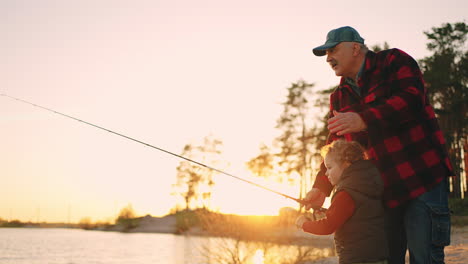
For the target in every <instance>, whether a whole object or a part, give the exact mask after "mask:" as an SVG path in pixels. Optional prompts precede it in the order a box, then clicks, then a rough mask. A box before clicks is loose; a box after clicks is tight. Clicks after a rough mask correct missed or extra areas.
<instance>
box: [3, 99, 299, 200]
mask: <svg viewBox="0 0 468 264" xmlns="http://www.w3.org/2000/svg"><path fill="white" fill-rule="evenodd" d="M0 95H1V96H5V97H7V98H10V99H13V100H16V101H19V102H22V103H25V104H29V105H32V106H35V107H38V108H41V109H43V110H46V111H49V112H52V113H55V114H58V115H61V116H64V117H67V118H70V119H73V120H75V121H78V122H81V123H84V124H86V125H89V126H92V127H95V128H98V129H101V130H104V131H107V132H109V133H112V134H115V135H117V136H120V137H123V138H126V139H128V140H131V141H134V142H137V143H140V144H142V145H145V146H147V147H150V148H153V149H156V150H159V151H162V152H164V153H167V154H170V155H172V156H175V157H177V158H180V159H184V160H186V161H189V162H192V163H194V164H197V165H199V166H201V167H204V168H207V169H210V170H212V171H216V172H219V173H221V174H224V175H227V176H230V177H232V178H235V179H237V180H240V181H243V182H246V183H249V184H251V185H254V186H257V187H259V188H262V189H264V190H267V191H270V192H272V193H276V194H278V195H281V196H283V197H285V198H288V199H291V200H294V201H296V202H298V203H300V204H302V205H306V203H305V201H303V200H301V199H297V198H294V197H292V196H289V195H287V194H284V193H281V192H278V191H275V190H273V189H270V188H268V187H265V186H262V185H260V184H258V183H255V182H252V181H249V180H246V179H243V178H241V177H237V176H235V175H233V174H231V173H228V172H225V171H222V170H220V169H216V168H213V167H210V166H208V165H205V164H203V163H201V162H198V161H195V160H192V159H189V158H186V157H184V156H181V155H178V154H175V153H173V152H170V151H168V150H165V149H162V148H160V147H157V146H154V145H151V144H148V143H146V142H143V141H141V140H138V139H135V138H132V137H129V136H126V135H124V134H121V133H118V132H115V131H112V130H110V129H107V128H104V127H101V126H98V125H95V124H92V123H90V122H87V121H84V120H82V119H79V118H76V117H73V116H70V115H67V114H64V113H61V112H58V111H55V110H53V109H50V108H47V107H44V106H40V105H37V104H35V103H31V102H28V101H26V100H23V99H20V98H16V97H13V96H10V95H7V94H5V93H2V94H0Z"/></svg>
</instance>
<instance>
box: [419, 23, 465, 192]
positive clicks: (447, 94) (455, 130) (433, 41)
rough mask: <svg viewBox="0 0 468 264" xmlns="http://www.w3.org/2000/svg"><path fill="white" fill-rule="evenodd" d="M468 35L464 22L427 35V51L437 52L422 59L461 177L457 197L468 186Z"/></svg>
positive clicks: (456, 182) (455, 185)
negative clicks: (467, 172) (467, 158)
mask: <svg viewBox="0 0 468 264" xmlns="http://www.w3.org/2000/svg"><path fill="white" fill-rule="evenodd" d="M467 33H468V27H467V25H466V24H465V23H463V22H460V23H454V24H450V23H446V24H443V25H442V26H441V27H433V28H432V31H428V32H424V34H425V35H426V36H427V38H428V39H429V43H428V44H427V48H428V50H429V51H432V52H434V53H433V55H432V56H429V57H425V58H424V59H422V60H420V64H421V68H422V70H423V73H424V79H425V81H426V87H427V90H428V97H429V99H430V100H431V101H432V104H433V106H434V110H435V112H436V114H437V116H438V119H439V122H440V126H441V129H442V131H443V132H444V136H445V139H446V141H447V142H446V144H447V147H448V149H449V156H450V159H451V161H452V164H453V165H454V170H455V174H456V175H459V177H455V178H453V181H454V182H453V184H452V187H453V192H452V196H454V197H464V196H465V195H466V191H467V190H466V184H467V183H468V182H466V181H467V179H466V171H464V170H463V166H464V165H465V164H464V157H466V154H467V152H466V149H467V148H468V139H467V137H468V134H467V129H468V126H467V123H468V122H467V121H468V111H467V108H468V87H467V86H468V49H467V45H466V38H467ZM464 149H465V150H464ZM465 170H466V167H465Z"/></svg>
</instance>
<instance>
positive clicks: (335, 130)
mask: <svg viewBox="0 0 468 264" xmlns="http://www.w3.org/2000/svg"><path fill="white" fill-rule="evenodd" d="M313 53H314V54H315V55H316V56H325V55H326V60H327V62H328V63H329V64H330V66H331V68H332V69H333V71H334V72H335V74H336V75H337V76H340V77H341V82H340V84H339V86H338V88H337V89H336V90H335V91H334V92H333V93H332V94H331V96H330V114H329V117H330V118H329V119H328V129H329V132H330V133H329V137H328V140H327V144H329V143H330V142H332V141H334V140H337V139H339V138H343V137H344V138H345V139H346V140H355V141H358V142H359V143H361V144H362V145H363V146H365V147H366V149H367V152H368V154H369V156H370V158H371V159H372V161H373V162H374V163H375V165H376V166H377V167H378V169H379V171H380V174H381V176H382V179H383V181H384V185H385V188H384V197H383V199H384V202H385V204H386V206H387V210H386V211H387V212H386V215H387V216H386V218H387V219H386V220H387V236H388V239H389V247H390V248H389V250H390V259H389V263H391V264H393V263H405V254H406V250H407V249H408V250H409V254H410V262H411V263H412V264H413V263H416V264H419V263H444V247H445V246H447V245H449V243H450V216H449V210H448V205H447V199H448V198H447V197H448V190H447V189H448V188H447V179H448V177H449V176H451V175H453V171H452V166H451V164H450V161H449V159H448V155H447V151H446V148H445V141H444V138H443V135H442V132H441V131H440V128H439V125H438V122H437V119H436V117H435V114H434V110H433V108H432V106H431V105H430V104H429V101H428V99H427V95H426V88H425V86H424V81H423V78H422V74H421V71H420V69H419V66H418V64H417V63H416V61H415V60H414V59H413V58H412V57H410V56H409V55H408V54H406V53H405V52H403V51H401V50H398V49H390V50H384V51H381V52H378V53H374V52H372V51H369V50H368V49H367V47H366V46H365V45H364V39H363V38H362V37H361V36H360V35H359V33H358V32H357V31H356V30H355V29H354V28H352V27H341V28H337V29H334V30H331V31H330V32H329V33H328V35H327V39H326V42H325V44H324V45H321V46H318V47H316V48H314V49H313ZM325 172H326V168H325V167H324V166H323V164H322V166H321V169H320V171H319V173H318V175H317V178H316V180H315V183H314V187H313V189H312V190H311V191H310V192H309V193H308V194H307V196H306V201H308V202H309V206H308V207H309V208H310V207H314V208H315V207H319V206H321V205H322V204H323V201H324V199H325V197H326V196H328V195H329V194H330V192H331V190H332V185H331V184H330V182H329V181H328V179H327V177H326V176H325Z"/></svg>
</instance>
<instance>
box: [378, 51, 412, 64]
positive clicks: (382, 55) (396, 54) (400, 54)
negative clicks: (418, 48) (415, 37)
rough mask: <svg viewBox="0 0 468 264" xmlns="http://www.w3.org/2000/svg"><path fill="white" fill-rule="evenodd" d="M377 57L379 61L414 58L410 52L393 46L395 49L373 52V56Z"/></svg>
mask: <svg viewBox="0 0 468 264" xmlns="http://www.w3.org/2000/svg"><path fill="white" fill-rule="evenodd" d="M372 53H373V56H374V57H375V59H376V60H378V61H388V62H391V61H393V60H395V59H410V60H414V59H413V58H412V57H411V56H410V55H409V54H408V53H406V52H405V51H403V50H401V49H397V48H393V49H387V50H382V51H379V52H375V53H374V52H371V56H372Z"/></svg>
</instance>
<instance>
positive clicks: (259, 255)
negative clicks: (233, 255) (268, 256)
mask: <svg viewBox="0 0 468 264" xmlns="http://www.w3.org/2000/svg"><path fill="white" fill-rule="evenodd" d="M264 261H265V259H264V256H263V250H261V249H257V251H255V254H254V255H253V257H252V264H263V263H264Z"/></svg>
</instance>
